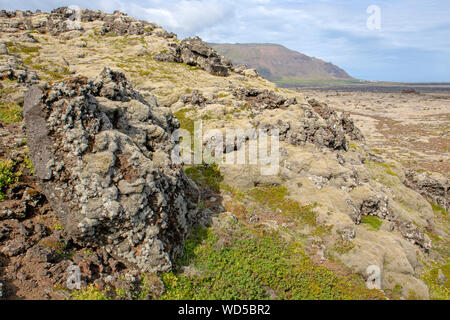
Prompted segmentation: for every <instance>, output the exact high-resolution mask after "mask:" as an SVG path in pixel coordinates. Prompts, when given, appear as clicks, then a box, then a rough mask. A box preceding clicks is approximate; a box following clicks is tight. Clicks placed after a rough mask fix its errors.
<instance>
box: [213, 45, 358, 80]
mask: <svg viewBox="0 0 450 320" xmlns="http://www.w3.org/2000/svg"><path fill="white" fill-rule="evenodd" d="M208 44H209V45H210V46H211V47H213V48H214V49H215V50H216V51H217V52H219V53H220V54H221V55H223V56H225V57H226V58H228V59H230V60H231V61H232V62H233V64H235V65H238V64H245V65H247V66H248V67H250V68H253V69H256V70H257V71H258V72H259V73H260V74H261V75H262V76H263V77H265V78H267V79H268V80H270V81H273V82H275V83H277V84H278V85H282V86H292V85H293V86H295V83H296V82H300V81H304V80H353V79H354V78H353V77H351V76H350V75H349V74H348V73H347V72H346V71H345V70H343V69H341V68H340V67H338V66H336V65H334V64H332V63H331V62H325V61H323V60H321V59H318V58H315V57H310V56H308V55H305V54H303V53H301V52H298V51H295V50H292V49H289V48H286V47H285V46H283V45H280V44H275V43H235V44H231V43H208Z"/></svg>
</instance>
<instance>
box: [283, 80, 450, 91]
mask: <svg viewBox="0 0 450 320" xmlns="http://www.w3.org/2000/svg"><path fill="white" fill-rule="evenodd" d="M277 85H278V86H279V87H282V88H289V89H299V90H327V91H364V92H384V93H391V92H392V93H395V92H399V93H401V92H403V91H404V90H408V89H412V90H414V91H416V92H417V93H420V92H450V83H432V82H430V83H401V82H363V83H355V82H352V83H350V82H348V83H342V84H339V83H336V82H334V81H330V82H327V81H321V82H319V81H317V82H315V81H311V82H308V81H305V82H304V83H303V84H295V85H283V84H277ZM412 93H414V92H412Z"/></svg>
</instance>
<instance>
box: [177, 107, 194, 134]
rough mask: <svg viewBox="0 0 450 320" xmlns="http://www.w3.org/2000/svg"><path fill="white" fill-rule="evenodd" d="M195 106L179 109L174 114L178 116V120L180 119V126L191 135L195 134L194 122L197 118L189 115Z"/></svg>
mask: <svg viewBox="0 0 450 320" xmlns="http://www.w3.org/2000/svg"><path fill="white" fill-rule="evenodd" d="M193 110H194V108H184V109H181V110H178V111H177V112H175V113H174V114H173V115H174V116H175V117H177V119H178V121H180V128H181V129H184V130H187V131H189V133H190V134H191V136H193V135H194V122H195V119H193V118H192V117H190V116H188V113H189V112H190V111H193Z"/></svg>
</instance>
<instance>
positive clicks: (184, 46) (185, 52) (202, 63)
mask: <svg viewBox="0 0 450 320" xmlns="http://www.w3.org/2000/svg"><path fill="white" fill-rule="evenodd" d="M153 59H154V60H157V61H168V62H178V63H186V64H188V65H190V66H197V67H199V68H201V69H203V70H205V71H206V72H208V73H211V74H213V75H217V76H228V73H229V71H231V70H232V69H233V65H232V64H231V62H230V61H229V60H227V59H225V58H224V57H222V56H221V55H219V54H218V53H217V52H216V51H215V50H214V49H213V48H211V47H210V46H209V45H208V44H206V43H205V42H203V41H202V40H201V39H200V38H199V37H194V38H187V39H184V40H183V41H181V42H180V43H179V44H175V45H174V46H173V47H169V49H167V50H165V51H163V52H160V53H158V54H156V55H154V56H153Z"/></svg>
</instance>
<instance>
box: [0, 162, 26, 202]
mask: <svg viewBox="0 0 450 320" xmlns="http://www.w3.org/2000/svg"><path fill="white" fill-rule="evenodd" d="M21 174H22V173H21V172H20V171H16V163H15V162H13V161H11V160H6V161H0V201H4V200H5V199H6V194H5V192H6V190H7V189H8V188H9V187H10V186H11V185H13V184H15V183H16V182H17V181H19V177H20V176H21Z"/></svg>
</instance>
